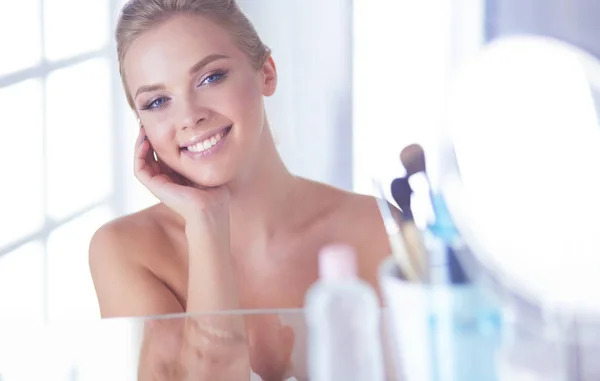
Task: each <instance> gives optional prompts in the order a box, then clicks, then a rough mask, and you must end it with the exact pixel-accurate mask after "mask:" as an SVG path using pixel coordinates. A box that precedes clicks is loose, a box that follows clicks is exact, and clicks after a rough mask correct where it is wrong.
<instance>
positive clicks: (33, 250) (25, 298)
mask: <svg viewBox="0 0 600 381" xmlns="http://www.w3.org/2000/svg"><path fill="white" fill-rule="evenodd" d="M14 318H19V319H20V320H21V319H26V320H30V319H31V320H37V321H42V320H43V319H44V248H43V246H42V245H41V244H40V243H38V242H31V243H28V244H26V245H23V246H21V247H19V248H18V249H16V250H15V251H12V252H10V253H7V254H4V255H2V256H0V323H1V322H2V320H5V319H14Z"/></svg>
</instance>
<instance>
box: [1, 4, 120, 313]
mask: <svg viewBox="0 0 600 381" xmlns="http://www.w3.org/2000/svg"><path fill="white" fill-rule="evenodd" d="M118 5H120V1H117V0H94V1H79V0H19V1H14V2H12V5H11V11H10V12H0V35H1V36H5V37H3V38H0V51H3V52H9V53H10V54H4V55H2V59H0V109H1V110H2V111H1V112H0V125H2V129H0V161H2V163H3V165H2V168H3V176H2V186H1V187H0V211H2V212H1V213H0V226H1V230H0V315H1V316H3V317H6V316H9V317H18V318H26V319H33V320H48V319H54V318H56V319H64V318H72V317H74V318H87V317H97V316H99V314H98V309H97V306H96V298H95V294H94V290H93V287H92V283H91V276H90V275H89V270H88V261H87V251H88V244H89V239H90V237H91V235H92V234H93V232H94V231H95V230H96V229H97V228H98V227H99V226H100V225H102V224H103V223H104V222H106V221H108V220H110V219H112V218H114V217H115V216H116V215H117V214H120V213H122V212H123V207H122V206H123V203H122V202H121V201H120V199H121V196H120V195H119V190H120V188H119V185H118V184H117V181H115V179H117V176H116V175H115V174H116V173H119V172H118V169H119V167H118V166H117V165H116V162H115V161H116V160H115V157H120V155H121V153H120V151H119V150H120V149H121V146H120V145H119V144H114V143H115V142H116V141H118V139H119V138H120V135H119V132H118V130H119V129H120V128H122V124H119V123H118V121H119V120H120V119H121V118H119V115H120V114H119V113H120V112H121V111H120V109H119V107H118V104H119V102H120V100H121V98H119V97H117V96H114V94H116V92H117V91H120V88H117V87H116V86H115V84H118V81H119V80H118V78H117V75H118V73H117V72H116V70H114V66H112V65H113V62H114V59H115V58H114V53H113V52H114V48H113V47H112V45H111V43H112V41H111V33H112V24H113V19H112V17H113V15H114V13H115V12H113V9H115V8H117V7H118ZM6 36H18V37H19V38H6ZM115 121H117V122H115ZM129 173H130V171H129Z"/></svg>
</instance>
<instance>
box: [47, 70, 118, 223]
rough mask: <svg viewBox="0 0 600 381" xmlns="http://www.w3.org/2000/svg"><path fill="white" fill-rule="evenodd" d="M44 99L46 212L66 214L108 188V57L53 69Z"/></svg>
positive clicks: (97, 198)
mask: <svg viewBox="0 0 600 381" xmlns="http://www.w3.org/2000/svg"><path fill="white" fill-rule="evenodd" d="M46 100H47V134H46V138H47V149H48V157H47V161H46V165H47V168H48V214H49V216H50V217H52V218H64V217H66V216H68V215H70V214H72V213H75V212H77V211H78V210H80V209H81V208H84V207H86V206H88V205H90V204H92V203H94V202H97V201H100V200H102V199H103V198H105V197H107V196H108V195H109V194H110V192H111V189H112V168H113V167H112V157H113V154H112V145H111V141H110V139H111V127H110V125H111V120H112V119H111V116H110V115H111V112H110V111H111V109H110V102H109V100H110V75H109V66H108V62H107V61H106V60H105V59H94V60H90V61H86V62H84V63H82V64H79V65H76V66H72V67H69V68H65V69H62V70H59V71H56V72H53V73H51V74H50V75H49V76H48V82H47V92H46Z"/></svg>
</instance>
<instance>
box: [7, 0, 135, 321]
mask: <svg viewBox="0 0 600 381" xmlns="http://www.w3.org/2000/svg"><path fill="white" fill-rule="evenodd" d="M38 1H39V6H40V13H39V17H40V19H39V20H38V21H39V23H40V26H41V28H40V33H41V44H40V48H41V52H42V55H41V59H40V61H39V62H38V63H37V64H35V65H33V66H31V67H27V68H23V69H21V70H18V71H14V72H10V73H7V74H3V75H0V88H4V87H9V86H12V85H16V84H18V83H20V82H23V81H25V80H28V79H37V80H39V81H40V82H41V86H42V94H43V98H42V113H43V118H42V140H43V145H44V148H43V157H44V161H46V160H47V158H48V153H47V148H46V141H47V123H46V113H47V99H46V89H47V78H48V76H49V75H50V74H51V73H52V72H54V71H56V70H60V69H68V68H69V67H73V66H75V65H77V64H80V63H83V62H86V61H88V60H92V59H95V58H104V59H107V60H108V62H109V65H110V67H109V68H110V81H111V83H110V99H108V100H107V101H108V102H110V109H111V111H112V112H111V114H112V116H111V124H112V126H107V128H111V129H112V131H111V144H112V145H113V147H114V148H113V154H114V156H115V157H114V160H113V161H112V163H113V164H112V165H113V170H112V172H113V181H112V183H113V186H112V190H111V192H110V193H109V194H108V196H107V197H105V198H103V199H101V200H99V201H97V202H94V203H92V204H89V205H87V206H86V207H83V208H81V209H79V210H78V211H76V212H74V213H71V214H70V215H68V216H66V217H65V218H61V219H52V218H50V217H49V216H48V210H47V194H48V189H47V185H48V178H47V168H44V172H43V176H44V178H43V188H42V193H43V195H44V221H43V224H42V226H41V227H40V228H39V229H37V230H36V231H34V232H33V233H31V234H29V235H27V236H24V237H22V238H19V239H16V240H14V241H11V242H9V243H8V244H7V245H4V246H0V261H1V260H2V257H3V256H4V255H7V254H9V253H11V252H13V251H14V250H16V249H17V248H19V247H21V246H23V245H25V244H27V243H29V242H39V243H40V244H41V245H42V247H43V249H44V253H43V261H44V263H43V268H44V281H43V283H44V285H45V289H44V294H45V295H44V308H43V310H44V319H45V320H48V316H49V306H48V299H49V295H48V284H49V282H48V252H47V245H48V238H49V236H50V235H51V234H52V232H54V231H55V230H56V229H58V228H60V227H62V226H64V225H66V224H68V223H69V222H71V221H73V220H75V219H77V218H79V217H81V216H83V215H85V214H86V213H88V212H90V211H92V210H94V209H96V208H98V207H100V206H107V207H108V208H109V209H110V210H111V211H112V213H113V214H114V215H115V216H119V215H121V214H123V213H125V212H126V202H127V194H126V190H127V186H126V184H125V182H124V179H126V178H127V177H126V176H131V171H127V170H126V168H123V166H122V165H119V164H120V163H123V161H124V160H123V158H124V156H125V153H126V147H125V145H124V144H123V140H124V138H125V135H126V134H125V132H124V126H123V125H124V124H125V123H124V117H123V114H124V112H125V102H124V96H123V95H122V94H121V93H122V91H121V81H120V78H119V70H118V63H117V56H116V43H115V41H114V38H113V36H112V31H113V30H114V25H116V21H117V17H118V11H119V10H120V8H121V6H122V4H123V1H122V0H108V5H107V6H108V7H110V9H109V18H108V20H107V22H109V23H110V25H109V28H108V30H109V31H111V35H110V36H109V38H108V42H107V43H106V44H105V45H104V46H103V47H101V48H99V49H96V50H92V51H89V52H85V53H82V54H78V55H74V56H71V57H69V58H65V59H61V60H57V61H48V60H47V59H46V57H45V54H44V53H45V49H46V39H45V35H44V30H45V25H44V18H45V14H44V1H45V0H38ZM15 217H16V218H18V216H15Z"/></svg>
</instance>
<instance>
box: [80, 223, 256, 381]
mask: <svg viewBox="0 0 600 381" xmlns="http://www.w3.org/2000/svg"><path fill="white" fill-rule="evenodd" d="M129 233H130V234H125V232H124V229H123V227H122V226H115V225H114V224H109V225H105V226H104V227H102V228H101V229H100V230H98V232H97V233H96V234H95V235H94V238H93V239H92V242H91V245H90V269H91V272H92V276H93V279H94V285H95V287H96V293H97V295H98V301H99V303H100V310H101V314H102V317H122V316H155V315H164V314H173V313H182V312H186V311H184V309H183V307H182V306H181V304H180V303H179V302H178V300H177V298H176V297H175V295H174V294H173V293H172V292H171V291H170V290H169V289H168V288H167V287H166V286H165V285H164V284H163V283H162V282H161V281H160V280H159V279H158V278H156V276H154V275H153V274H152V273H151V272H150V271H149V270H147V269H146V268H144V267H143V266H142V265H141V264H139V263H136V261H135V260H132V258H134V257H135V256H132V255H130V254H131V253H132V250H137V251H138V252H141V251H144V252H147V251H148V250H153V247H152V242H148V243H144V241H143V239H147V238H148V235H149V234H147V233H146V234H144V236H141V235H140V234H137V235H136V234H131V232H129ZM189 244H190V247H193V248H195V249H193V251H196V250H198V251H201V248H202V246H201V245H196V244H197V242H195V241H194V239H191V240H190V242H189ZM154 250H156V249H155V248H154ZM128 254H129V255H128ZM203 254H206V252H204V253H203ZM194 255H195V253H190V261H191V260H192V259H191V257H194ZM196 258H198V256H196ZM195 265H197V268H200V270H199V271H198V272H197V274H198V275H194V277H193V278H190V282H189V289H188V300H190V301H194V302H193V303H191V304H190V305H189V306H188V310H193V311H194V312H200V311H207V310H208V309H209V308H210V309H212V308H214V307H223V308H225V307H228V306H231V307H234V303H235V301H236V299H235V297H231V299H230V300H229V301H228V300H227V298H224V295H227V292H225V291H224V292H220V291H221V290H228V288H227V287H228V286H226V285H224V284H221V281H220V280H219V279H217V278H219V277H222V278H221V279H224V280H225V282H227V276H224V275H225V272H226V270H223V269H219V266H220V265H219V264H218V262H215V263H213V264H211V262H210V258H208V259H207V260H206V261H202V263H201V262H200V261H198V262H197V263H195ZM200 265H202V266H200ZM211 266H212V270H211V269H209V268H208V267H211ZM190 268H191V267H190ZM223 268H224V267H223ZM190 273H196V271H190ZM205 274H208V275H207V276H208V277H209V278H208V279H206V280H203V279H202V276H204V275H205ZM210 282H213V283H210ZM204 285H208V286H204ZM209 287H210V288H212V289H213V290H212V291H213V292H212V293H211V292H210V290H209ZM217 290H219V291H218V292H217ZM229 290H231V288H229ZM233 295H236V294H233ZM245 340H246V335H245V329H244V326H243V320H242V317H236V319H233V318H230V317H227V316H224V315H211V316H206V315H205V316H199V315H197V316H191V315H186V316H185V317H181V318H171V319H155V320H149V321H147V322H146V323H145V324H144V337H143V342H142V348H141V353H140V360H139V361H140V363H139V368H138V377H139V380H140V381H151V380H152V381H154V380H156V381H159V380H160V381H163V380H164V381H167V380H169V381H171V380H173V381H175V380H187V379H190V378H193V379H195V380H211V381H212V380H221V379H222V380H232V379H235V380H244V379H247V378H248V377H249V374H250V370H249V369H250V368H249V360H248V354H247V345H246V341H245Z"/></svg>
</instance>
